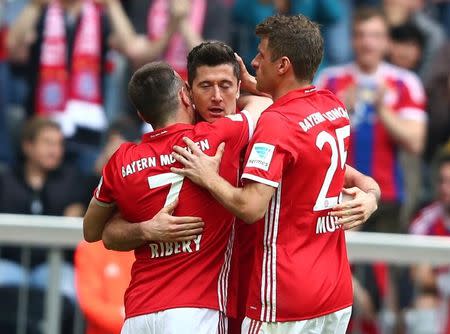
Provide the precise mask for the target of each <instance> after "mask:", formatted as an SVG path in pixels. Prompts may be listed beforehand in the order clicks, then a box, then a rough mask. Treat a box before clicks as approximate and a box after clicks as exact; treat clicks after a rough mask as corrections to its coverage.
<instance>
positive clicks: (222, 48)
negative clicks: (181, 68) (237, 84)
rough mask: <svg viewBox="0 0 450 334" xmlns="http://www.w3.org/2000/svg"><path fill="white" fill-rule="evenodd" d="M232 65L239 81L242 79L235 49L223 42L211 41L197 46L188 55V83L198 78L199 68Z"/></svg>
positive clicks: (190, 83)
mask: <svg viewBox="0 0 450 334" xmlns="http://www.w3.org/2000/svg"><path fill="white" fill-rule="evenodd" d="M224 64H225V65H231V66H232V67H233V73H234V75H235V77H236V79H237V80H239V79H240V77H241V72H240V68H239V63H238V62H237V59H236V56H235V55H234V51H233V49H232V48H231V47H230V46H228V45H226V44H225V43H223V42H219V41H209V42H203V43H200V44H199V45H197V46H195V47H194V48H193V49H192V50H191V51H190V52H189V54H188V57H187V69H188V82H189V85H191V87H192V83H193V82H194V79H195V78H196V76H197V68H199V67H200V66H211V67H212V66H219V65H224Z"/></svg>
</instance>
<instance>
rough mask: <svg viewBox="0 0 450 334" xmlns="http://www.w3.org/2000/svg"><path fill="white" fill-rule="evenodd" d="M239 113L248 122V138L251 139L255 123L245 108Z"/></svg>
mask: <svg viewBox="0 0 450 334" xmlns="http://www.w3.org/2000/svg"><path fill="white" fill-rule="evenodd" d="M241 114H242V115H244V116H245V118H246V119H247V122H248V140H249V141H250V139H252V137H253V132H254V131H255V123H254V122H253V118H252V117H251V116H250V114H249V113H248V111H247V110H242V111H241Z"/></svg>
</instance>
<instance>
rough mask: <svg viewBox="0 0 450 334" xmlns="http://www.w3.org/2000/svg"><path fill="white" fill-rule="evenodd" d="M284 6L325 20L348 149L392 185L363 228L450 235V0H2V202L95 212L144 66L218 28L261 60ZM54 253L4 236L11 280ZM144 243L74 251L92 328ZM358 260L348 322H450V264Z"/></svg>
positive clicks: (52, 211)
mask: <svg viewBox="0 0 450 334" xmlns="http://www.w3.org/2000/svg"><path fill="white" fill-rule="evenodd" d="M274 13H282V14H303V15H306V16H308V17H309V18H311V19H313V20H315V21H316V22H318V23H320V24H321V27H322V30H323V36H324V40H325V57H324V60H323V63H322V65H321V67H320V69H319V73H318V74H317V76H316V79H315V84H316V85H317V86H319V87H321V88H326V89H329V90H331V91H333V92H334V93H336V94H337V95H338V96H339V97H340V98H341V99H342V100H343V102H344V103H345V104H346V106H347V109H348V110H349V112H350V115H351V122H352V142H351V149H350V151H349V160H348V162H349V163H350V165H353V166H354V167H356V168H357V169H358V170H360V171H361V172H363V173H366V174H368V175H371V176H373V177H374V178H375V179H376V180H377V182H379V184H380V186H381V190H382V198H381V203H380V208H379V211H378V214H377V215H376V217H373V219H371V221H369V222H368V223H367V224H366V225H364V226H363V230H366V231H376V232H394V233H414V234H427V235H445V236H450V142H449V139H450V39H449V37H450V1H446V0H428V1H427V0H384V1H383V0H292V1H289V0H273V1H270V0H177V1H173V0H153V1H152V0H129V1H120V0H92V1H85V0H60V1H59V2H54V1H51V0H0V166H1V167H0V212H1V213H17V214H33V215H55V216H83V214H84V211H85V209H86V207H87V205H88V204H89V200H90V198H91V195H92V191H93V189H94V188H95V186H96V185H97V183H98V181H99V178H100V175H101V170H102V167H103V165H104V164H105V162H106V161H107V160H108V159H109V157H110V156H111V154H112V153H113V152H114V151H115V150H116V149H117V147H118V146H119V145H120V144H121V143H122V142H124V141H135V140H139V138H140V136H141V134H142V133H143V132H145V131H148V130H149V129H148V128H146V127H145V126H144V125H143V124H142V122H141V121H140V120H139V118H138V117H137V115H136V112H135V110H133V108H132V107H131V105H130V104H129V101H128V99H127V83H128V80H129V78H130V75H131V73H132V72H133V70H135V69H136V68H138V67H139V66H140V65H142V64H144V63H146V62H150V61H154V60H165V61H167V62H169V63H170V64H171V65H172V66H173V67H174V68H175V69H176V70H177V71H178V72H179V73H180V75H181V76H182V77H184V78H186V75H187V70H186V56H187V53H188V52H189V50H190V49H191V48H192V47H193V46H195V45H197V44H198V43H200V42H201V41H204V40H220V41H224V42H226V43H228V44H230V45H231V46H232V47H233V48H234V49H235V50H236V52H237V53H239V54H240V55H241V56H242V57H243V59H244V60H245V63H246V64H247V66H248V67H249V69H250V68H251V66H250V63H251V60H252V58H253V57H254V56H255V54H256V49H257V45H258V39H257V38H256V36H255V34H254V28H255V25H256V24H257V23H259V22H260V21H262V20H263V19H264V18H265V17H267V16H270V15H272V14H274ZM45 255H46V253H45V250H39V249H32V250H29V249H28V250H27V249H20V248H16V247H1V249H0V288H1V287H11V286H20V285H27V286H29V287H30V289H31V290H33V289H36V292H35V293H36V294H37V295H38V296H37V297H36V298H37V299H39V298H41V297H40V296H39V291H40V289H43V288H45V286H46V283H47V282H48V267H47V265H46V258H45ZM132 258H133V257H132V254H131V255H130V254H129V253H125V255H111V254H110V253H109V252H107V251H106V250H104V249H103V247H100V246H99V245H87V244H81V245H80V247H79V248H78V249H77V250H76V252H75V256H74V253H73V252H67V254H66V257H65V260H66V264H65V267H64V270H63V281H64V284H63V285H62V286H61V291H62V293H63V295H64V298H66V299H67V303H68V304H71V303H72V304H75V303H79V305H81V308H82V310H83V312H84V314H85V316H86V319H87V323H88V332H89V330H90V332H89V333H118V332H119V331H118V328H120V324H121V321H122V319H123V308H122V304H121V303H122V298H121V297H122V296H121V294H122V291H123V290H124V288H125V287H126V285H127V280H128V279H129V268H130V263H131V261H132ZM94 262H95V264H93V263H94ZM74 268H76V270H74ZM353 269H354V288H355V306H354V316H353V320H352V322H351V327H350V329H349V332H351V333H429V334H432V333H450V327H449V325H448V318H449V315H450V307H449V305H450V304H449V303H448V301H449V300H450V272H449V270H447V269H448V268H431V267H430V266H428V265H426V264H422V265H417V266H415V267H414V268H390V267H389V266H388V265H387V264H385V263H371V264H367V265H358V266H354V268H353ZM87 282H89V283H87ZM92 282H93V283H92ZM110 291H115V293H113V294H111V293H110ZM30 298H31V299H32V298H34V297H33V296H31V297H30ZM6 300H7V299H5V298H0V314H3V315H5V314H8V311H9V312H11V311H10V309H11V307H10V304H9V303H8V302H5V301H6ZM13 318H14V317H13V316H10V317H8V316H7V315H6V316H3V317H2V316H0V328H2V327H1V326H8V325H7V324H6V323H7V322H8V320H11V319H13ZM30 319H31V318H30ZM111 319H113V320H111ZM30 321H31V320H30ZM2 323H4V324H5V325H2ZM10 326H13V325H11V324H10ZM31 327H32V326H31ZM3 328H10V327H3ZM0 331H1V332H2V333H7V332H8V331H4V330H0ZM11 332H12V331H11ZM65 333H67V331H66V332H65Z"/></svg>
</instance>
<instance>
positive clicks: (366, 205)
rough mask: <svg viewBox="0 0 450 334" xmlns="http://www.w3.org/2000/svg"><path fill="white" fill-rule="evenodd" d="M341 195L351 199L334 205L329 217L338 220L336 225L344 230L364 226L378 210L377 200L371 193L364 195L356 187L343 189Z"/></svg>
mask: <svg viewBox="0 0 450 334" xmlns="http://www.w3.org/2000/svg"><path fill="white" fill-rule="evenodd" d="M343 193H344V194H345V195H349V196H351V197H352V199H350V200H348V201H345V202H343V203H341V204H338V205H336V206H335V207H334V208H333V210H332V211H331V212H330V215H331V216H334V217H338V218H339V219H338V221H337V223H336V224H338V225H341V226H342V228H343V229H344V230H348V229H351V228H355V227H357V226H359V225H361V224H364V223H365V222H366V221H367V219H369V217H370V216H371V215H372V213H374V212H375V210H376V209H377V208H378V204H377V198H376V197H375V195H374V194H373V193H370V192H369V193H366V192H364V191H362V190H361V189H359V188H358V187H353V188H348V189H345V188H344V190H343Z"/></svg>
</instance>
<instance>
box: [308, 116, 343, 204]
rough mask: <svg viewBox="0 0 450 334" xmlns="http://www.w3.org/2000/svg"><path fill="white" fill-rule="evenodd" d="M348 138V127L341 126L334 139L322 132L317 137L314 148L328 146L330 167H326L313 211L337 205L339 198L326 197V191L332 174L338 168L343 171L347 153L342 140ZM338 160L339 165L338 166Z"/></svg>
mask: <svg viewBox="0 0 450 334" xmlns="http://www.w3.org/2000/svg"><path fill="white" fill-rule="evenodd" d="M348 136H350V125H346V126H343V127H341V128H338V129H336V139H335V137H333V136H332V135H331V134H329V133H328V132H326V131H322V132H320V133H319V134H318V135H317V138H316V146H317V147H318V148H319V150H322V149H323V147H324V146H325V144H328V145H330V148H331V157H330V166H329V167H328V170H327V173H326V174H325V179H324V180H323V183H322V188H320V192H319V195H318V196H317V200H316V204H315V205H314V211H321V210H327V209H330V208H332V207H333V206H335V205H336V204H338V201H339V196H334V197H327V194H328V190H329V188H330V185H331V181H332V180H333V177H334V174H335V173H336V170H337V169H338V167H340V168H341V169H344V167H345V161H346V160H347V151H346V150H345V145H344V139H345V138H347V137H348ZM338 160H340V162H341V163H340V165H339V166H338Z"/></svg>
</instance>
